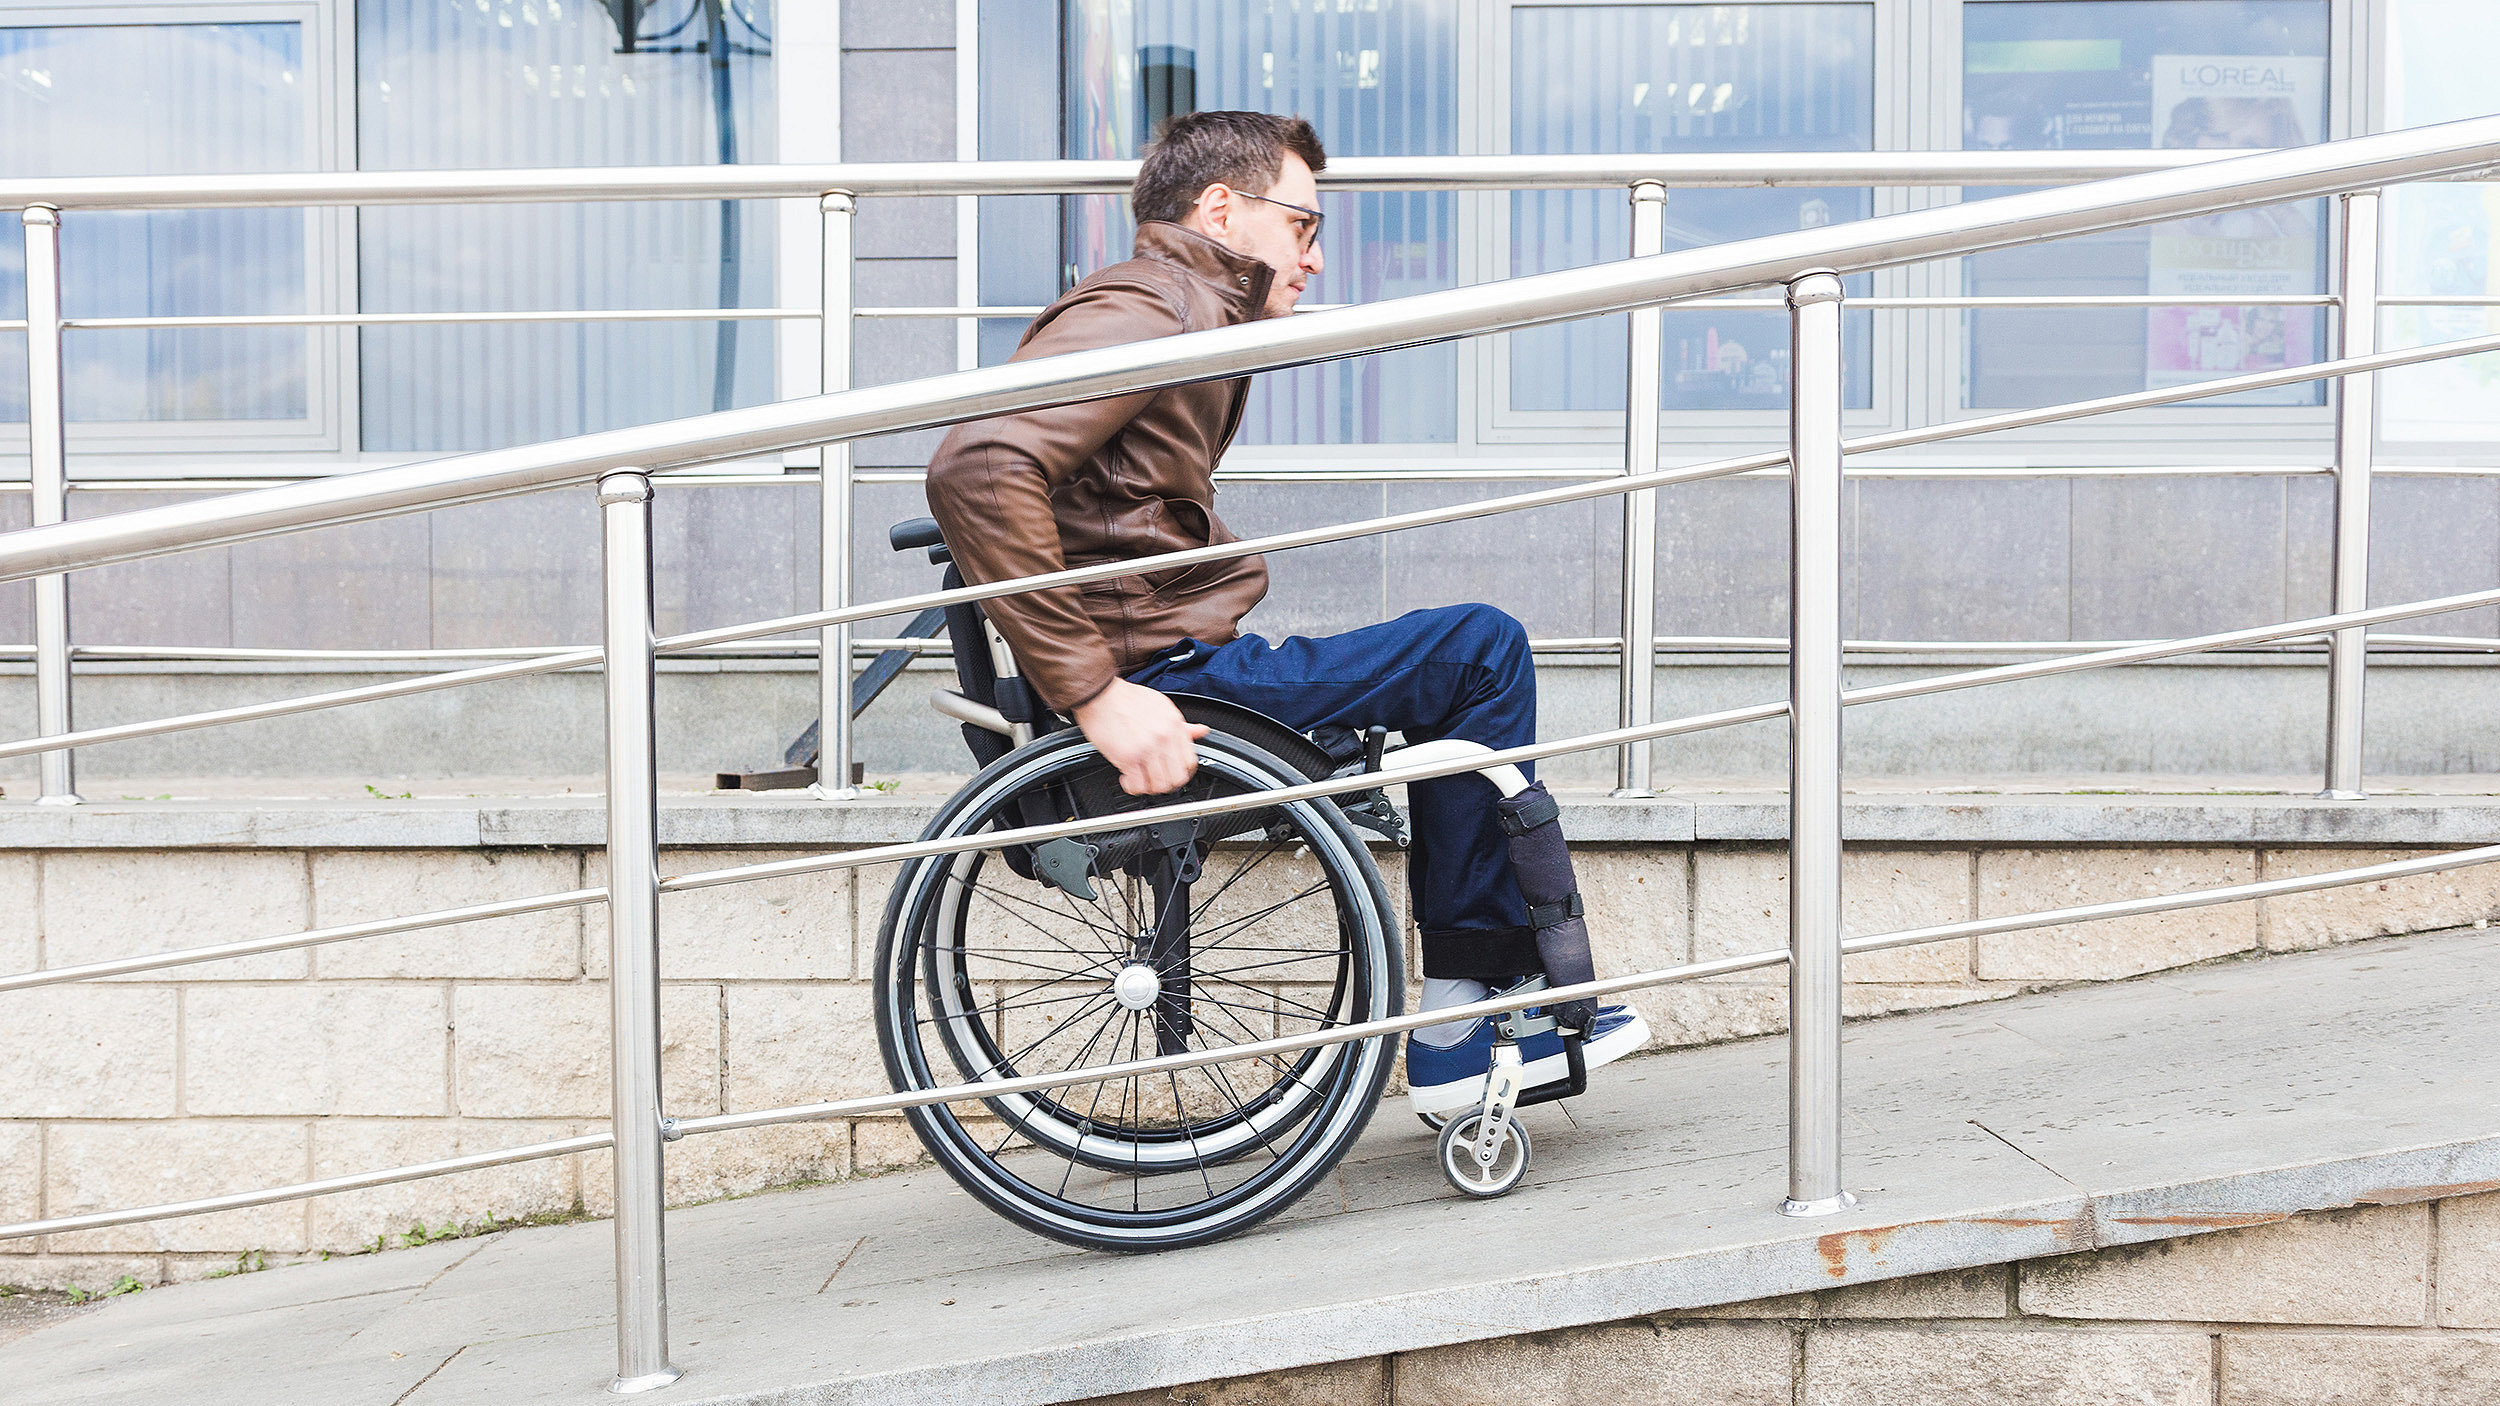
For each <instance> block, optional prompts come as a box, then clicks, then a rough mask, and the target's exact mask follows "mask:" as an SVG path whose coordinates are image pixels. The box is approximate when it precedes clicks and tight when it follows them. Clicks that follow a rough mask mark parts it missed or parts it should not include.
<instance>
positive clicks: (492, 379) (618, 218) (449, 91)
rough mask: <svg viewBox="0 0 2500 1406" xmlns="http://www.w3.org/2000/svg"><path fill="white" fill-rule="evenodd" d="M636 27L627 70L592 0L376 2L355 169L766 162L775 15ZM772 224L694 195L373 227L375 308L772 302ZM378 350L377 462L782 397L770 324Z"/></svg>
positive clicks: (369, 399) (365, 31)
mask: <svg viewBox="0 0 2500 1406" xmlns="http://www.w3.org/2000/svg"><path fill="white" fill-rule="evenodd" d="M715 14H717V15H718V17H719V18H720V20H721V24H720V31H721V32H719V33H716V32H714V29H713V26H712V24H711V22H710V21H711V19H712V17H713V16H714V15H715ZM639 19H640V23H639V26H638V28H639V31H640V32H639V34H638V35H637V36H636V39H635V44H634V48H635V52H632V53H626V52H623V48H624V44H623V38H622V36H621V35H620V34H619V32H618V30H617V27H616V23H615V21H614V20H613V19H612V18H611V16H610V12H609V11H608V10H607V9H606V8H605V7H604V6H602V5H600V4H597V3H595V0H361V3H360V4H359V6H358V10H357V22H358V34H357V56H356V67H357V119H358V120H357V157H358V165H359V166H360V167H361V168H362V169H365V170H431V169H458V168H489V167H529V166H642V165H705V164H712V163H716V162H724V161H740V162H747V161H758V162H760V161H771V160H773V159H774V140H773V73H772V61H771V58H770V50H771V28H772V19H771V9H770V0H723V3H722V5H721V6H720V7H719V8H718V9H717V10H715V9H714V7H712V6H711V5H708V4H706V3H705V0H654V3H651V4H648V5H646V6H643V7H641V13H640V16H639ZM724 37H725V38H726V40H727V50H728V52H727V54H726V56H725V61H724V56H723V55H721V54H719V53H718V52H716V49H717V47H718V45H719V41H720V40H721V39H722V38H724ZM770 212H771V206H770V205H769V204H768V203H765V202H755V201H745V202H734V203H731V204H730V206H729V209H728V212H727V218H726V219H724V206H723V204H721V203H713V202H700V201H664V202H663V201H653V202H648V203H623V204H619V203H585V204H573V205H559V204H549V205H485V206H407V207H385V208H377V209H372V210H367V211H365V212H363V214H362V216H361V221H360V226H359V232H358V249H359V267H358V272H359V277H360V286H361V290H362V292H361V296H362V298H363V303H364V307H365V310H366V311H369V312H445V311H505V310H520V309H549V308H562V309H567V310H571V309H606V308H637V307H640V308H699V307H713V306H739V307H763V306H770V305H771V303H772V294H773V246H774V240H773V221H772V218H771V213H770ZM716 300H717V301H716ZM723 329H727V332H726V335H724V333H723ZM362 342H363V355H362V373H363V381H364V387H363V390H364V443H365V447H366V448H368V449H375V450H461V449H486V448H495V447H499V446H502V445H508V444H525V443H529V442H532V441H536V440H543V439H551V438H556V437H558V436H563V435H572V434H583V433H587V432H590V431H594V430H601V429H610V428H615V427H617V426H621V425H632V424H643V423H648V422H650V421H654V420H664V419H670V418H674V417H678V416H683V415H693V414H700V413H703V412H705V411H709V410H713V409H719V408H727V407H729V406H733V405H752V404H756V403H759V402H762V401H766V400H770V399H771V398H772V396H773V336H772V328H771V324H769V323H763V322H744V323H737V322H731V323H714V322H674V323H630V322H628V323H592V324H563V323H555V324H543V325H520V326H513V325H505V326H480V327H458V326H439V327H438V326H424V327H377V328H367V329H365V331H364V333H363V339H362Z"/></svg>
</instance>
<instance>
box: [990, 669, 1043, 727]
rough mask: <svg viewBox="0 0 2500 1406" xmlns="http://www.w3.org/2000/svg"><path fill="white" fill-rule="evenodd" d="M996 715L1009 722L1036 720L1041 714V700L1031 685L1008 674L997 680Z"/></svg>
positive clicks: (1039, 718)
mask: <svg viewBox="0 0 2500 1406" xmlns="http://www.w3.org/2000/svg"><path fill="white" fill-rule="evenodd" d="M997 698H998V715H999V716H1000V717H1002V718H1005V719H1006V720H1007V721H1009V722H1011V723H1030V722H1038V721H1040V720H1041V716H1042V700H1041V698H1040V696H1039V695H1037V694H1035V693H1034V692H1033V687H1032V685H1030V684H1028V683H1026V682H1025V681H1024V680H1023V679H1022V678H1019V677H1017V676H1015V675H1012V674H1011V675H1009V676H1008V677H1006V678H1003V679H1000V680H999V681H998V688H997Z"/></svg>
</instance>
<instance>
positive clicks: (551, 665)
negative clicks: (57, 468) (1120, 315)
mask: <svg viewBox="0 0 2500 1406" xmlns="http://www.w3.org/2000/svg"><path fill="white" fill-rule="evenodd" d="M2485 349H2500V336H2492V337H2482V338H2474V339H2470V340H2467V341H2461V342H2442V343H2435V344H2433V345H2430V346H2426V347H2414V348H2409V349H2407V350H2405V351H2400V352H2382V353H2379V354H2378V355H2375V356H2367V357H2354V358H2349V359H2346V360H2342V361H2334V362H2319V363H2313V364H2310V365H2306V366H2298V367H2292V368H2288V369H2285V370H2280V371H2267V372H2259V373H2256V374H2252V375H2246V376H2233V377H2225V378H2223V379H2220V380H2215V381H2203V382H2198V383H2196V384H2193V385H2188V386H2177V387H2170V388H2166V389H2162V390H2154V391H2137V392H2132V393H2129V394H2126V395H2116V396H2104V397H2101V398H2100V399H2097V400H2088V401H2076V402H2072V403H2069V404H2067V405H2062V406H2049V407H2045V408H2042V409H2039V410H2018V411H2010V412H2007V413H2005V414H2001V415H1991V416H1983V417H1978V418H1974V419H1968V420H1956V421H1952V422H1949V423H1947V424H1944V425H1938V426H1929V427H1925V428H1921V429H1913V430H1895V431H1891V432H1888V433H1885V434H1878V435H1869V436H1865V437H1863V438H1860V439H1854V440H1849V441H1847V442H1846V443H1845V444H1844V445H1843V448H1844V449H1846V450H1847V451H1849V452H1852V453H1862V452H1872V451H1875V450H1881V449H1893V448H1901V447H1906V446H1910V445H1916V444H1927V443H1933V442H1936V441H1939V440H1946V439H1955V438H1960V437H1963V436H1966V435H1975V434H1983V433H1987V432H1990V431H1993V430H2000V429H2010V428H2020V427H2025V426H2030V425H2037V424H2045V423H2050V422H2053V421H2056V420H2061V419H2069V418H2075V417H2078V416H2082V415H2088V414H2106V413H2111V412H2114V411H2119V410H2129V409H2136V408H2140V407H2144V406H2153V405H2167V404H2173V403H2176V402H2178V401H2182V400H2194V399H2198V398H2200V397H2205V396H2215V395H2227V394H2232V393H2235V392H2237V391H2240V390H2246V389H2256V388H2262V387H2265V386H2273V385H2282V384H2288V383H2291V382H2295V381H2302V380H2315V379H2319V378H2322V377H2325V376H2330V375H2337V374H2341V373H2344V372H2349V371H2362V370H2375V369H2379V368H2382V367H2387V366H2399V365H2409V364H2411V363H2414V362H2419V361H2431V360H2438V359H2442V358H2446V357H2453V356H2462V355H2467V354H2469V353H2471V352H2473V351H2477V350H2485ZM1787 457H1788V456H1787V454H1786V453H1785V452H1784V451H1782V452H1772V453H1766V454H1754V455H1747V456H1744V457H1741V458H1735V459H1722V460H1718V461H1716V462H1713V463H1708V464H1698V465H1692V466H1689V467H1686V468H1680V469H1665V470H1660V471H1659V472H1657V473H1654V474H1634V475H1621V474H1618V475H1615V476H1613V477H1610V478H1605V479H1599V480H1592V481H1589V482H1584V483H1574V484H1570V485H1567V486H1564V487H1560V488H1549V489H1543V490H1540V491H1537V492H1532V493H1522V494H1513V495H1509V496H1506V497H1499V498H1487V499H1480V500H1478V501H1476V502H1473V503H1457V504H1449V505H1445V506H1442V507H1439V508H1427V509H1421V510H1418V511H1415V512H1411V513H1401V514H1395V515H1392V516H1389V517H1381V518H1370V519H1365V520H1363V521H1359V522H1354V523H1346V524H1338V525H1335V526H1331V527H1323V528H1306V529H1303V530H1301V531H1298V532H1286V533H1278V534H1275V535H1273V536H1268V537H1261V538H1253V539H1250V540H1247V541H1238V542H1230V543H1224V544H1220V545H1216V546H1209V547H1199V548H1194V549H1191V550H1188V551H1180V552H1169V553H1165V554H1163V555H1161V556H1154V557H1139V558H1136V559H1134V560H1129V561H1118V562H1105V563H1101V564H1099V565H1095V566H1086V567H1075V568H1071V569H1069V570H1066V571H1060V572H1055V573H1051V574H1048V575H1043V576H1032V577H1020V578H1017V579H1015V580H1010V581H1000V582H995V583H992V584H990V585H985V586H961V587H957V588H955V589H953V590H944V591H932V592H926V593H923V594H920V595H916V596H902V597H894V598H889V599H887V600H882V601H871V602H868V603H867V604H864V605H857V606H850V607H846V608H844V609H841V610H830V611H817V612H814V613H812V614H808V615H796V616H784V617H781V618H779V619H775V620H766V621H762V622H758V623H754V624H747V625H733V626H723V627H721V628H718V629H713V630H704V631H697V632H694V633H691V634H684V635H673V636H670V637H667V638H665V639H662V640H660V641H659V642H658V646H657V647H658V649H659V650H660V652H661V653H664V654H679V653H686V652H690V651H695V650H702V649H709V648H716V647H719V646H722V645H728V644H734V643H737V642H740V641H744V640H754V639H761V638H764V637H766V636H770V635H781V634H790V633H794V632H796V631H800V630H807V629H815V628H820V627H822V626H825V625H835V624H846V623H849V622H852V621H857V620H870V619H875V618H877V617H880V616H885V615H894V614H901V613H905V612H911V611H918V610H925V609H929V608H932V607H937V606H946V605H954V604H958V603H961V602H965V601H978V600H988V599H990V598H992V597H996V596H1005V595H1015V594H1019V593H1021V592H1025V591H1031V590H1038V589H1042V588H1045V587H1049V586H1058V585H1073V584H1080V583H1083V582H1086V581H1096V580H1109V579H1115V578H1118V577H1122V576H1133V575H1137V574H1139V573H1142V572H1147V571H1155V570H1164V569H1169V568H1173V567H1180V566H1188V565H1194V564H1197V563H1199V562H1206V561H1223V560H1229V559H1231V558H1235V557H1243V556H1250V555H1253V554H1256V553H1261V552H1270V551H1285V550H1289V549H1292V548H1295V547H1304V546H1315V545H1320V544H1323V543H1328V542H1337V541H1344V540H1347V539H1351V538H1355V537H1365V536H1372V535H1376V534H1379V533H1385V532H1396V531H1405V530H1409V529H1412V528H1417V527H1427V526H1434V525H1438V524H1442V523H1449V522H1460V521H1465V520H1469V519H1473V518H1480V517H1490V516H1494V515H1497V514H1500V513H1506V512H1517V511H1520V510H1523V509H1526V508H1533V507H1545V506H1550V505H1553V504H1559V503H1571V502H1578V501H1581V500H1583V499H1588V498H1599V497H1610V496H1612V495H1614V494H1618V493H1625V492H1631V491H1633V490H1636V489H1640V488H1651V487H1663V486H1666V485H1669V484H1676V483H1692V482H1699V481H1702V480H1705V479H1712V478H1722V477H1726V476H1729V475H1732V474H1737V473H1743V472H1747V471H1750V470H1756V469H1764V468H1772V467H1777V466H1779V465H1782V464H1785V463H1786V462H1787ZM141 515H142V514H126V515H125V516H134V517H135V516H141ZM88 521H90V522H99V521H109V519H89V520H88ZM50 530H52V529H48V528H37V529H29V530H28V531H29V532H42V531H50ZM13 535H15V536H25V535H27V533H25V532H21V533H18V534H13ZM5 545H6V539H0V552H4V551H5ZM2390 618H2402V617H2390ZM597 661H598V652H597V651H595V650H576V651H572V652H570V653H567V654H563V655H548V656H542V657H540V658H538V659H532V660H519V661H515V662H513V663H509V664H500V665H494V666H491V667H488V668H481V669H468V670H459V671H454V672H450V673H443V674H432V675H427V676H424V677H421V678H414V679H402V680H397V681H394V682H392V683H386V684H372V685H368V686H366V687H363V688H356V689H343V690H339V691H336V692H330V693H320V694H312V695H307V696H304V697H299V698H293V699H278V700H273V701H270V702H267V703H254V704H247V705H244V706H241V707H236V708H225V709H218V710H214V711H211V712H204V713H191V714H186V715H182V716H178V717H172V718H163V719H159V720H157V721H154V722H146V723H122V724H118V725H115V726H112V727H105V728H90V729H86V730H84V731H80V732H72V733H63V734H59V735H56V736H44V737H31V738H23V739H20V740H18V741H15V742H6V743H0V758H7V757H13V756H25V755H30V754H33V753H39V752H46V751H54V750H58V749H60V748H62V747H65V746H92V745H94V744H96V743H99V742H118V741H127V740H130V739H132V738H138V737H150V736H155V735H158V734H160V733H168V732H180V731H187V730H190V729H194V728H203V727H217V726H222V725H224V724H227V723H236V722H255V721H260V720H262V719H266V718H275V717H284V716H286V715H288V714H291V713H304V712H313V711H316V710H319V709H323V708H336V707H343V706H346V705H348V704H351V703H368V702H374V701H378V700H380V699H384V698H395V697H400V696H404V695H407V694H413V693H426V692H432V691H434V690H437V689H445V688H457V687H461V686H463V685H466V684H471V683H483V682H490V681H493V680H497V679H504V678H518V677H524V676H527V675H531V674H542V673H554V672H560V671H562V670H565V669H574V668H580V667H583V666H584V665H587V664H592V663H596V662H597ZM1635 740H1637V739H1635Z"/></svg>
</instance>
